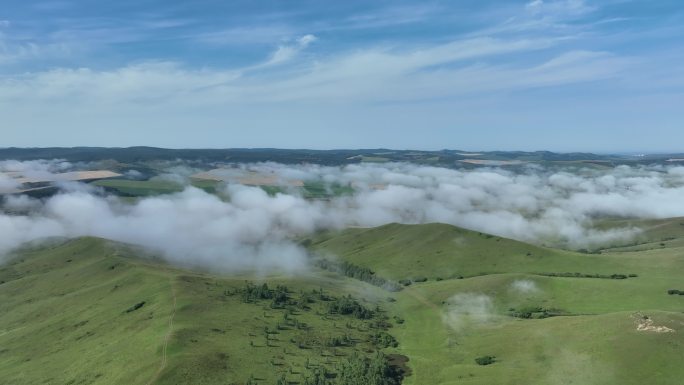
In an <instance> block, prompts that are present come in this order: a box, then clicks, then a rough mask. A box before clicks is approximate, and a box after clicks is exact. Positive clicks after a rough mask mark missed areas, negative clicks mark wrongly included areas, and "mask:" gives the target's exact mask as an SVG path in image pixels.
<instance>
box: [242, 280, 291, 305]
mask: <svg viewBox="0 0 684 385" xmlns="http://www.w3.org/2000/svg"><path fill="white" fill-rule="evenodd" d="M288 293H289V290H288V288H287V286H283V285H277V286H276V288H275V289H271V288H269V287H268V284H267V283H264V284H262V285H255V284H253V283H251V282H247V283H246V284H245V287H244V288H243V289H242V301H243V302H246V303H251V302H256V301H259V300H267V299H270V300H271V307H272V308H282V307H284V306H285V305H287V303H288V300H289V298H290V297H289V295H288Z"/></svg>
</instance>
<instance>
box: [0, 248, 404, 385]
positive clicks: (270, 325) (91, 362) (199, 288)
mask: <svg viewBox="0 0 684 385" xmlns="http://www.w3.org/2000/svg"><path fill="white" fill-rule="evenodd" d="M132 250H133V249H130V248H128V247H124V246H122V245H117V244H114V243H111V242H108V241H106V240H102V239H96V238H82V239H76V240H72V241H68V242H65V243H62V244H59V245H57V246H52V247H48V248H38V249H34V250H28V251H24V252H21V253H20V255H19V256H18V257H17V259H15V260H14V261H13V262H12V263H10V264H9V265H6V266H3V267H2V268H0V282H1V283H0V383H3V384H14V385H19V384H37V383H53V384H86V383H87V384H91V383H94V384H148V383H155V384H185V383H191V384H244V383H246V382H247V380H248V379H249V378H250V377H251V376H254V378H255V379H256V380H258V383H261V384H266V383H269V384H270V383H272V384H275V383H276V381H277V380H278V379H279V378H280V377H281V376H285V378H286V380H287V381H292V382H297V381H299V382H302V380H303V379H304V377H306V376H307V375H308V374H310V373H311V372H313V371H315V369H318V368H321V369H323V368H325V369H326V370H327V371H328V372H329V373H335V371H336V370H337V368H338V366H339V365H340V364H341V363H342V362H344V360H345V358H346V357H349V356H350V355H351V354H352V353H353V352H358V353H360V354H363V355H370V353H371V352H373V351H375V350H378V349H383V348H384V347H385V346H383V345H382V344H380V345H379V342H378V341H375V340H374V338H376V337H377V336H378V335H379V336H381V337H384V336H385V334H389V333H390V332H391V330H389V329H390V325H389V323H388V324H387V325H386V326H377V325H379V324H381V323H385V322H386V321H384V320H385V319H386V317H387V316H386V315H385V314H384V313H383V312H382V310H377V309H376V306H378V305H382V302H383V301H382V300H376V301H373V302H368V301H361V300H360V301H361V302H359V304H360V306H363V307H364V308H366V309H370V311H371V312H372V313H373V314H372V316H369V317H367V318H358V317H355V316H354V315H352V314H349V315H345V314H340V313H339V312H335V313H331V312H330V306H331V304H334V303H336V301H337V300H339V299H340V298H341V297H340V293H345V294H346V293H355V290H354V289H349V290H347V289H346V287H347V286H349V285H350V282H348V281H347V280H345V279H342V278H339V277H326V276H324V275H320V276H317V275H315V274H314V275H312V276H309V277H301V278H296V279H295V278H291V277H290V278H288V277H279V276H269V277H262V281H263V282H264V283H265V282H266V281H268V285H270V288H271V289H269V290H271V291H272V292H274V290H273V289H274V288H275V287H276V286H277V285H285V286H286V287H287V294H286V299H285V300H284V302H282V303H281V304H279V305H277V306H274V304H273V301H274V300H271V299H251V300H249V301H245V299H244V290H245V288H246V285H247V284H246V282H245V280H246V279H247V278H249V277H245V276H237V277H230V278H220V277H214V276H210V275H207V274H200V273H193V272H188V271H183V270H177V269H174V268H171V267H169V266H165V265H163V264H160V263H158V262H154V261H151V260H145V259H139V258H134V257H132V256H131V254H130V253H131V251H132ZM254 287H258V288H261V282H259V283H256V282H255V284H254ZM365 290H367V291H368V292H369V293H372V292H373V290H378V291H379V290H380V289H375V288H372V287H371V288H366V289H365ZM333 293H335V294H333ZM302 298H306V301H303V300H302ZM378 298H383V300H384V298H385V297H384V296H379V297H378Z"/></svg>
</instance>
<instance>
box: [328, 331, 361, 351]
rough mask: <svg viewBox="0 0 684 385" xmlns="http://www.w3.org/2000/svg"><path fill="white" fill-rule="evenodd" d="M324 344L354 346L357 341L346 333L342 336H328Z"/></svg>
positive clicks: (332, 346) (333, 346) (329, 345)
mask: <svg viewBox="0 0 684 385" xmlns="http://www.w3.org/2000/svg"><path fill="white" fill-rule="evenodd" d="M324 344H325V346H327V347H331V348H335V347H339V346H353V345H355V344H356V343H355V341H354V339H353V338H351V337H349V335H347V334H344V335H342V336H332V337H328V339H326V341H325V343H324Z"/></svg>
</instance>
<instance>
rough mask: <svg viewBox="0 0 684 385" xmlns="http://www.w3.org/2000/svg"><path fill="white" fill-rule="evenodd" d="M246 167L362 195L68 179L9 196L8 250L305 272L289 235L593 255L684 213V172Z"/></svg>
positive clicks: (0, 184)
mask: <svg viewBox="0 0 684 385" xmlns="http://www.w3.org/2000/svg"><path fill="white" fill-rule="evenodd" d="M242 167H249V168H250V169H251V170H255V171H258V172H262V173H267V174H268V175H271V176H274V175H275V176H276V178H279V179H282V180H283V181H291V180H299V181H323V182H325V183H326V184H328V185H333V184H339V185H352V186H353V187H354V193H353V194H351V195H343V196H337V197H332V198H330V199H326V200H308V199H305V198H303V197H302V195H301V190H300V189H299V188H297V187H288V188H286V189H285V192H283V193H277V194H275V195H273V196H270V195H268V194H267V193H266V192H264V190H262V189H261V188H259V187H248V186H244V185H240V184H230V183H225V184H223V185H222V186H221V188H220V192H219V194H218V196H217V195H212V194H209V193H206V192H204V191H203V190H200V189H197V188H194V187H191V186H189V185H188V186H187V187H186V188H185V190H184V191H182V192H180V193H176V194H170V195H162V196H157V197H150V198H142V199H140V200H139V201H137V202H136V203H127V202H124V201H122V200H120V199H119V198H117V197H115V196H111V195H107V194H105V193H104V191H103V190H100V189H98V188H95V187H93V186H91V185H87V184H83V183H65V184H62V185H61V186H60V187H61V192H60V193H58V194H57V195H54V196H52V197H50V198H47V199H44V200H36V199H32V198H28V197H26V196H21V195H6V196H5V198H4V203H3V211H2V213H0V234H2V236H0V254H2V255H4V254H6V253H7V252H8V251H10V250H12V249H13V248H16V247H17V246H18V245H20V244H22V243H23V242H27V241H31V240H35V239H39V238H43V237H50V236H68V237H73V236H82V235H94V236H99V237H104V238H108V239H113V240H117V241H122V242H128V243H134V244H140V245H143V246H146V247H149V248H151V249H154V250H157V251H158V252H160V253H161V254H162V255H164V256H165V257H166V258H168V259H169V260H171V261H173V262H177V263H183V264H189V265H198V266H204V267H212V268H219V269H226V270H231V269H251V268H257V269H262V268H263V269H265V268H283V269H288V270H296V269H299V268H302V267H304V266H305V265H306V253H305V251H304V250H303V249H301V248H300V247H299V246H297V244H296V243H295V242H293V241H292V240H291V239H292V238H293V237H294V236H300V235H306V234H310V233H312V232H314V231H316V230H320V229H339V228H344V227H347V226H378V225H382V224H386V223H390V222H401V223H426V222H444V223H450V224H454V225H458V226H462V227H466V228H469V229H474V230H477V231H482V232H487V233H492V234H496V235H500V236H504V237H510V238H515V239H519V240H522V241H527V242H535V243H543V244H548V245H557V246H563V247H569V248H581V247H588V248H591V247H597V246H600V245H609V244H613V243H619V242H626V241H628V240H629V239H630V238H632V237H634V236H635V234H637V233H638V229H635V228H620V229H611V230H597V229H594V228H593V226H592V224H593V223H594V220H595V219H596V218H600V217H606V216H611V217H613V216H617V217H638V218H665V217H674V216H684V204H682V202H684V167H674V166H671V167H664V166H653V167H648V168H647V167H643V168H634V167H627V166H620V167H616V168H613V169H607V170H600V171H599V170H593V169H588V168H586V169H575V170H574V171H570V169H568V170H566V171H558V170H553V171H552V170H548V169H544V168H541V167H538V166H528V167H526V168H523V169H518V171H516V172H514V171H510V170H504V169H498V168H481V169H477V170H453V169H446V168H438V167H427V166H419V165H412V164H404V163H402V164H398V163H395V164H355V165H348V166H343V167H324V166H316V165H302V166H286V165H280V164H273V163H260V164H252V165H249V166H242ZM69 168H70V165H69V164H68V163H65V162H60V161H33V162H16V161H5V162H0V171H2V172H7V171H17V170H19V171H22V172H23V173H25V174H40V173H50V172H63V171H65V170H69ZM188 174H189V173H188V172H186V171H184V170H183V167H180V166H178V165H175V166H174V167H172V168H169V170H168V172H167V173H166V174H164V175H165V176H164V177H165V178H167V179H168V180H177V181H186V183H187V181H188V178H187V176H188ZM14 188H16V182H14V181H13V179H12V178H11V177H10V176H8V175H3V174H2V173H0V193H1V192H3V191H10V190H11V189H14ZM0 258H1V257H0Z"/></svg>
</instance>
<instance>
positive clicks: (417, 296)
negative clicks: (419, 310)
mask: <svg viewBox="0 0 684 385" xmlns="http://www.w3.org/2000/svg"><path fill="white" fill-rule="evenodd" d="M403 291H404V293H406V294H408V295H410V296H411V297H413V298H414V299H416V300H418V302H420V303H422V304H423V305H426V306H428V307H430V308H432V309H434V310H436V311H438V312H440V313H441V312H442V309H441V308H440V307H439V306H438V305H437V304H435V303H434V302H431V301H430V300H429V299H427V298H425V297H423V296H422V295H420V294H418V292H416V291H415V290H413V289H412V288H410V287H405V288H404V290H403Z"/></svg>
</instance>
